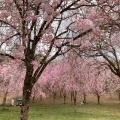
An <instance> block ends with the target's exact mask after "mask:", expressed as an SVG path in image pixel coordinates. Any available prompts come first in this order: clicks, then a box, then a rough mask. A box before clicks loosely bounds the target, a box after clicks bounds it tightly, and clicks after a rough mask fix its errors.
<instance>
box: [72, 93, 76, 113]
mask: <svg viewBox="0 0 120 120" xmlns="http://www.w3.org/2000/svg"><path fill="white" fill-rule="evenodd" d="M73 100H74V112H75V113H76V101H77V92H76V91H74V93H73Z"/></svg>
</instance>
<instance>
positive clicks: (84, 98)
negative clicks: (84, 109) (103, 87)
mask: <svg viewBox="0 0 120 120" xmlns="http://www.w3.org/2000/svg"><path fill="white" fill-rule="evenodd" d="M83 100H84V101H86V94H85V93H83Z"/></svg>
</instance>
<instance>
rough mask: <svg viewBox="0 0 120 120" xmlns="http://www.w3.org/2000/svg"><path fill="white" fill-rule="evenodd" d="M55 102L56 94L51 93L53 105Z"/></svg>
mask: <svg viewBox="0 0 120 120" xmlns="http://www.w3.org/2000/svg"><path fill="white" fill-rule="evenodd" d="M55 100H56V93H55V92H54V93H53V102H54V103H55Z"/></svg>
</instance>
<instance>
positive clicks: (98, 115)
mask: <svg viewBox="0 0 120 120" xmlns="http://www.w3.org/2000/svg"><path fill="white" fill-rule="evenodd" d="M19 113H20V108H19V107H7V108H6V109H3V108H2V107H0V120H19V116H20V115H19ZM29 120H120V103H119V102H117V103H110V102H109V103H102V104H101V105H97V104H96V103H92V102H91V103H89V104H87V105H84V106H82V105H77V112H76V113H74V107H73V105H71V104H65V105H64V104H31V106H30V111H29Z"/></svg>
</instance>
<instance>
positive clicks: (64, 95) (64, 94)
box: [63, 92, 66, 104]
mask: <svg viewBox="0 0 120 120" xmlns="http://www.w3.org/2000/svg"><path fill="white" fill-rule="evenodd" d="M63 97H64V104H66V92H64V93H63Z"/></svg>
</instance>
